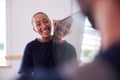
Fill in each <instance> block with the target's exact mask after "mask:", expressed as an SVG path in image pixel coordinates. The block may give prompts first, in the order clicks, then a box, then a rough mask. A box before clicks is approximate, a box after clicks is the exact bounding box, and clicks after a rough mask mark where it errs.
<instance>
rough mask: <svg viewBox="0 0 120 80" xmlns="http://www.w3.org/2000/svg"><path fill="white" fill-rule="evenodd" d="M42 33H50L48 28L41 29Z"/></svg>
mask: <svg viewBox="0 0 120 80" xmlns="http://www.w3.org/2000/svg"><path fill="white" fill-rule="evenodd" d="M42 33H43V34H48V33H50V30H49V29H45V30H43V31H42Z"/></svg>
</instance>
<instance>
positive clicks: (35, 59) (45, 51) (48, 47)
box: [18, 39, 55, 74]
mask: <svg viewBox="0 0 120 80" xmlns="http://www.w3.org/2000/svg"><path fill="white" fill-rule="evenodd" d="M54 65H55V64H54V59H53V48H52V40H51V41H49V42H45V43H41V42H40V41H38V40H37V39H35V40H33V41H31V42H29V43H28V44H27V45H26V48H25V50H24V55H23V59H22V63H21V67H20V70H19V72H18V73H19V74H20V73H30V72H32V71H33V70H34V69H35V68H52V67H54Z"/></svg>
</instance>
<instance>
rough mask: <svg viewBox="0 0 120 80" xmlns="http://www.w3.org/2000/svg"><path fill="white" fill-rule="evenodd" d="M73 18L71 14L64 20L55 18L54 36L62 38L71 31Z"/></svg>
mask: <svg viewBox="0 0 120 80" xmlns="http://www.w3.org/2000/svg"><path fill="white" fill-rule="evenodd" d="M72 22H73V19H72V17H71V16H68V17H66V18H64V19H63V20H54V38H55V39H58V40H62V38H63V37H65V36H66V35H68V34H69V33H70V32H71V27H72Z"/></svg>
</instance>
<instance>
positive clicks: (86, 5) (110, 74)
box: [63, 0, 120, 80]
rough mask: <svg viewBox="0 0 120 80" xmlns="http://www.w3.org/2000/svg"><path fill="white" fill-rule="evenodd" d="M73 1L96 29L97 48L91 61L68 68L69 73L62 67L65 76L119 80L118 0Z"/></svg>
mask: <svg viewBox="0 0 120 80" xmlns="http://www.w3.org/2000/svg"><path fill="white" fill-rule="evenodd" d="M77 1H78V3H79V5H80V8H81V11H82V12H83V14H84V15H85V16H87V17H88V19H89V20H90V22H91V24H92V27H93V28H95V29H96V30H98V31H99V33H100V35H101V48H100V51H99V54H98V55H97V56H96V57H95V59H94V60H93V61H92V62H91V63H89V64H86V65H85V66H82V67H80V68H78V69H74V68H70V70H71V72H72V73H71V74H70V72H69V73H68V72H67V71H65V74H67V75H66V76H68V78H69V79H70V80H120V59H119V57H120V35H119V32H120V0H77ZM72 69H73V70H72ZM63 71H64V70H63ZM70 75H71V76H70Z"/></svg>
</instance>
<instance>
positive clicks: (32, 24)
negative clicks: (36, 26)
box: [31, 12, 49, 25]
mask: <svg viewBox="0 0 120 80" xmlns="http://www.w3.org/2000/svg"><path fill="white" fill-rule="evenodd" d="M38 14H44V15H45V16H47V14H45V13H44V12H37V13H35V14H34V15H33V17H32V20H31V23H32V25H33V18H34V17H35V16H36V15H38ZM47 17H48V16H47ZM48 18H49V17H48Z"/></svg>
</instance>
